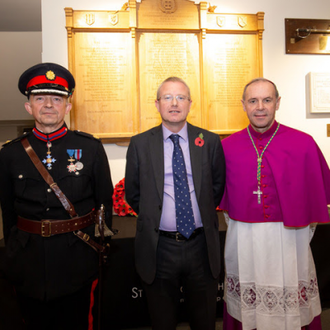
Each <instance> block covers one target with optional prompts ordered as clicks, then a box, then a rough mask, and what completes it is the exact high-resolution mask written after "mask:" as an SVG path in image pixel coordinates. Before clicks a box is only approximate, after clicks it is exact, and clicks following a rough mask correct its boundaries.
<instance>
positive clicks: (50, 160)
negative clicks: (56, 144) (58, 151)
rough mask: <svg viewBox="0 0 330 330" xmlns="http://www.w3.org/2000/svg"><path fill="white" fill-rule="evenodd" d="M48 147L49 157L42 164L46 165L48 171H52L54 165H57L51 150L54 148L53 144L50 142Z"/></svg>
mask: <svg viewBox="0 0 330 330" xmlns="http://www.w3.org/2000/svg"><path fill="white" fill-rule="evenodd" d="M46 146H47V148H48V151H47V156H46V158H45V159H44V160H43V161H42V162H43V163H44V164H46V166H47V169H48V170H51V169H52V163H55V162H56V159H55V158H52V155H51V151H50V148H51V146H52V143H51V142H50V141H48V142H47V144H46Z"/></svg>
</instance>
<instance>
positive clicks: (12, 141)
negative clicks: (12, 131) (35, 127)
mask: <svg viewBox="0 0 330 330" xmlns="http://www.w3.org/2000/svg"><path fill="white" fill-rule="evenodd" d="M30 134H31V132H25V133H24V134H22V135H21V136H19V137H17V138H15V139H13V140H8V141H7V142H6V143H4V144H3V145H2V147H7V146H9V145H11V144H13V143H15V142H18V141H21V140H22V139H23V138H25V137H28V136H29V135H30Z"/></svg>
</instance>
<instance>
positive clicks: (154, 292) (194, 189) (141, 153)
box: [125, 77, 225, 330]
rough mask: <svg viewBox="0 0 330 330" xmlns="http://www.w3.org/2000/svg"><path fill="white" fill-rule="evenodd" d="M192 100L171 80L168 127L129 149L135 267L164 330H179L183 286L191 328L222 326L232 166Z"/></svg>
mask: <svg viewBox="0 0 330 330" xmlns="http://www.w3.org/2000/svg"><path fill="white" fill-rule="evenodd" d="M191 103H192V101H191V99H190V90H189V87H188V86H187V84H186V83H185V82H184V81H183V80H182V79H180V78H177V77H170V78H167V79H166V80H165V81H164V82H163V83H162V84H161V85H160V86H159V88H158V91H157V100H156V101H155V105H156V108H157V109H158V111H159V113H160V115H161V117H162V124H161V125H160V126H158V127H154V128H152V129H150V130H148V131H146V132H144V133H141V134H138V135H136V136H134V137H132V139H131V143H130V145H129V148H128V151H127V165H126V175H125V181H126V182H125V190H126V199H127V202H128V203H129V204H130V206H131V207H132V208H133V209H134V211H135V212H136V213H137V214H138V219H137V231H136V238H135V263H136V269H137V272H138V274H139V275H140V277H141V279H142V283H143V287H144V290H145V293H146V296H147V301H148V307H149V312H150V316H151V322H152V327H153V329H156V330H160V329H163V330H172V329H173V330H174V329H176V325H177V323H178V310H179V305H180V287H182V288H183V293H184V299H185V304H186V306H187V312H188V316H189V323H190V326H191V329H193V330H211V329H212V330H214V329H215V320H216V297H217V287H218V277H219V272H220V244H219V230H218V217H217V213H216V207H217V205H219V202H220V200H221V198H222V195H223V191H224V184H225V163H224V155H223V151H222V146H221V142H220V139H219V136H217V135H216V134H214V133H211V132H209V131H207V130H204V129H201V128H198V127H196V126H193V125H191V124H189V123H187V115H188V113H189V111H190V107H191Z"/></svg>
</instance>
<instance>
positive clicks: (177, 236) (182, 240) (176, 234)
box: [175, 232, 186, 242]
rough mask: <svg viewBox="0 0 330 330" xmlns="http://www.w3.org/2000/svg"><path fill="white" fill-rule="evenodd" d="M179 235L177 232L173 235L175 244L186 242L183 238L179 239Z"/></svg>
mask: <svg viewBox="0 0 330 330" xmlns="http://www.w3.org/2000/svg"><path fill="white" fill-rule="evenodd" d="M179 235H181V234H180V233H179V232H176V233H175V240H176V241H177V242H184V241H186V239H184V238H180V237H179Z"/></svg>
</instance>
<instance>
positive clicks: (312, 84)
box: [309, 72, 330, 113]
mask: <svg viewBox="0 0 330 330" xmlns="http://www.w3.org/2000/svg"><path fill="white" fill-rule="evenodd" d="M309 100H310V112H311V113H330V73H329V72H310V73H309Z"/></svg>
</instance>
